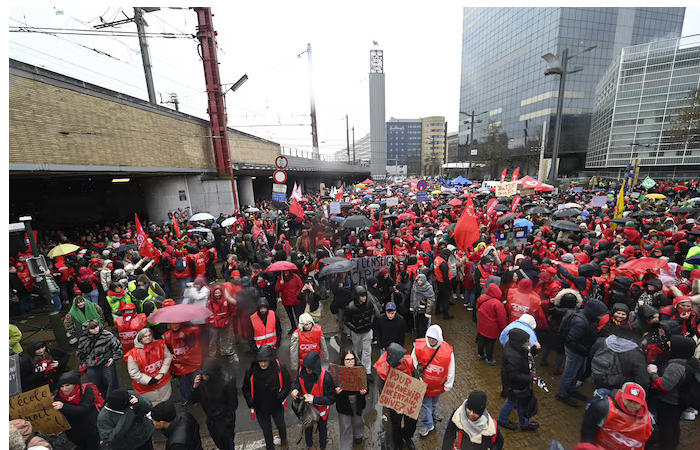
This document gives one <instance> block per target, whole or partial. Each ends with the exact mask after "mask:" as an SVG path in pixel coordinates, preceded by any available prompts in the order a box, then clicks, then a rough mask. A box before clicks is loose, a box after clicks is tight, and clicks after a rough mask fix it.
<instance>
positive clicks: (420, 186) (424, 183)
mask: <svg viewBox="0 0 700 450" xmlns="http://www.w3.org/2000/svg"><path fill="white" fill-rule="evenodd" d="M416 187H417V188H418V190H419V191H424V190H426V189H428V182H427V181H425V180H420V181H419V182H418V185H417V186H416Z"/></svg>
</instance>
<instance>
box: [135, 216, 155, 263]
mask: <svg viewBox="0 0 700 450" xmlns="http://www.w3.org/2000/svg"><path fill="white" fill-rule="evenodd" d="M134 218H135V219H134V221H135V222H136V243H137V245H138V247H139V256H141V257H144V256H148V257H149V258H151V259H155V258H156V256H158V253H157V251H156V249H155V248H154V247H153V244H151V243H150V242H148V236H146V232H145V231H143V227H142V226H141V222H140V221H139V216H138V214H134Z"/></svg>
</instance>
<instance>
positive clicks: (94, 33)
mask: <svg viewBox="0 0 700 450" xmlns="http://www.w3.org/2000/svg"><path fill="white" fill-rule="evenodd" d="M47 32H50V33H52V34H64V35H68V36H93V37H111V36H120V37H138V36H139V35H138V33H137V32H135V31H121V30H117V31H114V30H105V31H100V30H82V29H77V28H73V29H62V28H40V27H16V26H10V33H47ZM144 35H145V36H146V37H149V38H163V39H195V38H196V36H195V35H193V34H182V33H166V32H153V33H151V32H147V33H145V34H144Z"/></svg>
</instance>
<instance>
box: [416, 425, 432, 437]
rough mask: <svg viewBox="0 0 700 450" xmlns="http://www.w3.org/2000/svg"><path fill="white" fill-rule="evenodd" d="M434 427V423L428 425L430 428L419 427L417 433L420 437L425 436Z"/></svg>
mask: <svg viewBox="0 0 700 450" xmlns="http://www.w3.org/2000/svg"><path fill="white" fill-rule="evenodd" d="M434 429H435V425H433V426H432V427H430V428H424V427H420V430H418V434H420V435H421V437H426V436H427V435H428V434H429V433H430V432H431V431H433V430H434Z"/></svg>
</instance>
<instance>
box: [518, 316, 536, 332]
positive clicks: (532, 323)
mask: <svg viewBox="0 0 700 450" xmlns="http://www.w3.org/2000/svg"><path fill="white" fill-rule="evenodd" d="M518 320H519V321H521V322H523V323H526V324H528V325H530V328H532V329H533V330H534V329H535V328H536V327H537V322H535V318H534V317H532V316H531V315H530V314H523V315H522V316H520V318H519V319H518Z"/></svg>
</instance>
